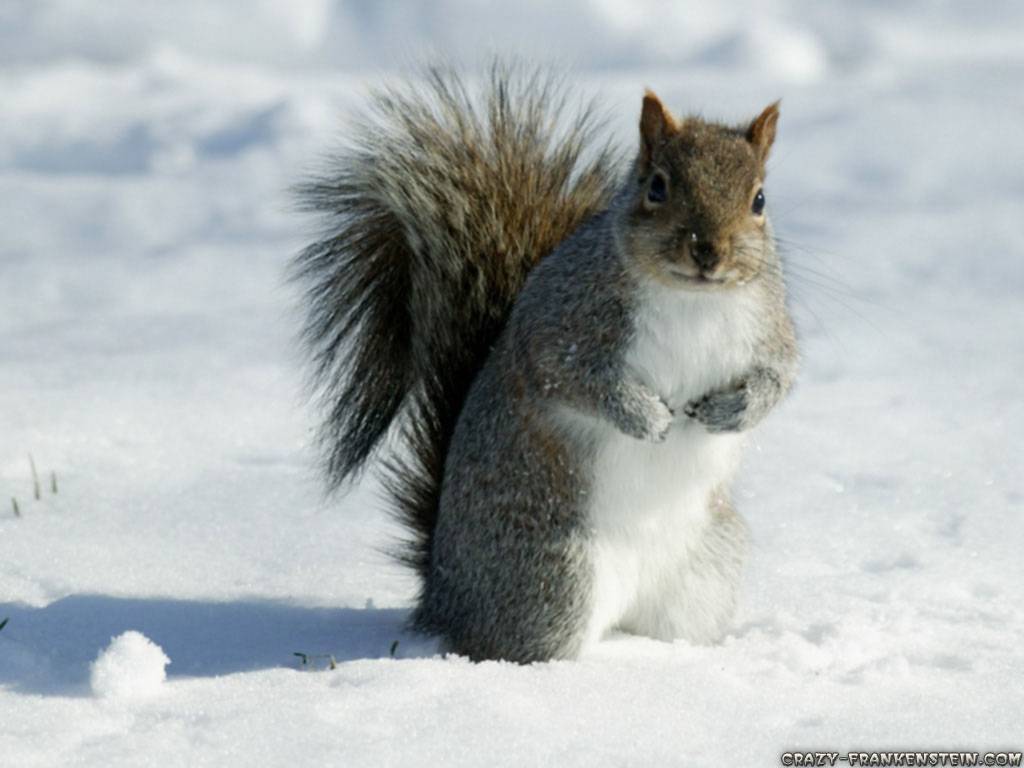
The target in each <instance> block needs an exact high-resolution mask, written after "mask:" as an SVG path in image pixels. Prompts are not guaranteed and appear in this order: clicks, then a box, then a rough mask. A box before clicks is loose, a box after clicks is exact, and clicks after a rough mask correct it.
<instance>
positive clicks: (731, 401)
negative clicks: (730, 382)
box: [684, 384, 747, 433]
mask: <svg viewBox="0 0 1024 768" xmlns="http://www.w3.org/2000/svg"><path fill="white" fill-rule="evenodd" d="M746 411H747V387H746V385H745V384H740V385H739V386H736V387H733V388H731V389H725V390H721V391H719V392H711V393H709V394H707V395H705V396H704V397H701V398H698V399H696V400H691V401H690V402H689V403H687V404H686V408H685V409H684V413H686V415H687V416H689V417H690V418H691V419H696V420H697V421H699V422H700V423H701V424H703V425H704V426H705V427H706V428H707V430H708V432H715V433H718V432H739V431H740V430H741V429H742V428H743V416H744V414H746Z"/></svg>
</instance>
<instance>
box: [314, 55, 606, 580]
mask: <svg viewBox="0 0 1024 768" xmlns="http://www.w3.org/2000/svg"><path fill="white" fill-rule="evenodd" d="M481 90H482V93H475V92H473V91H471V90H470V89H468V88H467V87H466V86H465V85H464V84H463V82H462V81H461V80H460V79H459V77H458V76H457V75H455V74H454V73H453V72H451V71H449V70H447V69H440V68H434V69H429V70H427V71H426V73H425V76H424V78H423V79H422V80H417V81H415V82H412V83H407V84H406V85H405V86H403V87H401V88H397V89H395V88H392V89H389V90H385V91H382V92H379V93H377V94H375V96H374V98H373V101H372V106H373V112H372V113H371V116H370V118H369V119H368V120H366V121H364V122H363V123H361V124H359V126H358V127H357V128H356V129H355V130H354V133H353V135H352V136H351V137H350V141H349V142H348V144H347V148H346V149H345V150H343V151H342V152H341V153H340V155H339V156H338V157H336V158H335V160H334V161H333V167H332V168H331V169H330V170H329V172H328V173H327V174H326V175H324V176H322V177H319V178H316V179H313V180H311V181H309V182H307V183H305V184H303V185H301V186H300V188H299V193H300V196H301V200H302V203H303V205H304V207H305V208H306V209H308V210H310V211H314V212H319V213H321V214H322V215H323V216H324V217H325V219H326V222H327V225H328V229H327V233H326V235H325V236H324V237H323V239H321V240H320V241H318V242H316V243H314V244H312V245H310V246H309V247H308V248H306V249H305V250H304V251H303V252H302V253H301V254H300V255H299V256H298V258H297V260H296V264H295V274H296V277H297V278H298V279H299V280H300V281H302V282H303V284H304V285H305V287H306V290H307V295H306V301H307V304H306V306H307V309H308V316H307V319H306V325H305V340H306V342H307V344H308V347H309V350H310V352H311V356H312V359H313V370H314V381H315V384H316V385H317V388H318V391H319V394H320V396H321V397H322V399H323V404H324V408H325V411H326V419H325V422H324V424H323V427H322V429H321V431H320V441H321V444H322V447H323V451H324V457H325V461H326V469H327V476H328V478H329V482H330V483H331V487H332V488H335V487H337V486H338V485H340V484H341V483H342V482H344V481H345V480H346V479H347V478H349V477H351V476H352V475H354V474H356V473H358V472H359V471H360V470H361V469H362V468H363V466H364V465H365V464H366V462H367V460H368V459H369V458H370V457H371V456H372V455H373V453H374V450H375V448H376V447H377V446H378V445H379V444H380V443H381V441H382V439H383V438H384V437H385V435H387V434H388V432H389V428H390V427H391V426H392V425H393V424H394V423H395V422H396V420H398V422H399V427H398V432H397V435H396V436H397V438H398V445H397V446H396V448H395V450H394V451H393V452H392V453H390V455H389V456H388V458H387V461H386V464H385V485H386V487H387V488H388V490H389V492H390V494H391V495H392V496H393V498H394V501H395V504H396V508H397V513H398V515H399V517H400V518H401V519H402V521H403V522H404V523H405V524H406V525H407V527H408V528H409V529H410V530H411V531H412V534H413V537H414V539H413V541H412V542H411V546H410V548H409V550H408V551H407V552H405V553H404V556H403V559H405V560H406V561H407V562H408V563H410V564H411V565H413V566H415V567H416V568H418V569H419V570H420V572H421V573H424V572H425V569H426V567H427V565H428V563H429V558H430V547H431V535H432V531H433V529H434V522H435V519H436V516H437V504H438V498H439V494H440V485H441V477H442V471H443V468H444V460H445V455H446V453H447V451H448V444H449V442H450V440H451V436H452V433H453V431H454V428H455V422H456V419H457V418H458V415H459V411H460V410H461V408H462V404H463V402H464V400H465V397H466V393H467V390H468V388H469V385H470V383H471V381H472V379H473V377H474V375H475V374H476V372H477V371H478V370H479V369H480V367H481V365H482V364H483V362H484V359H485V357H486V355H487V353H488V350H489V348H490V346H491V345H492V344H493V342H494V340H495V338H496V337H497V335H498V333H499V332H500V331H501V328H502V325H503V324H504V322H505V320H506V318H507V316H508V313H509V310H510V309H511V306H512V303H513V301H514V300H515V297H516V295H517V294H518V293H519V290H520V288H521V287H522V285H523V281H524V280H525V278H526V275H527V273H528V272H529V270H530V268H531V267H533V265H534V264H536V263H537V261H538V260H540V259H542V258H543V257H544V256H546V255H547V254H548V253H550V252H551V250H553V249H554V247H555V246H556V245H557V244H558V243H559V242H560V241H561V240H563V239H564V238H565V237H566V236H567V235H568V234H569V233H570V232H572V231H573V230H574V229H575V228H576V227H577V226H578V225H579V224H580V223H582V222H583V221H584V220H585V219H586V218H587V217H589V216H590V215H591V214H593V213H595V212H596V211H598V210H600V209H602V208H603V207H604V206H605V205H607V203H608V201H609V199H610V197H611V193H612V189H613V187H614V179H613V173H614V171H613V166H614V162H613V159H612V157H611V155H610V153H609V151H608V150H607V148H606V147H605V148H594V147H593V146H592V144H593V133H594V128H595V124H594V121H593V118H592V115H591V110H590V108H589V107H586V108H580V109H574V111H573V112H572V115H571V116H570V117H567V116H566V115H564V114H563V111H564V107H565V104H566V94H565V91H564V89H563V88H562V87H561V86H560V85H559V84H558V83H557V82H555V81H553V80H552V79H551V78H550V77H548V76H546V75H544V74H543V73H541V72H539V71H529V72H527V71H522V70H521V69H519V68H517V67H515V66H509V65H506V64H500V63H499V64H496V65H494V66H493V67H492V69H491V72H490V77H489V80H488V82H487V84H486V85H485V86H484V87H483V88H482V89H481ZM400 416H401V418H399V417H400Z"/></svg>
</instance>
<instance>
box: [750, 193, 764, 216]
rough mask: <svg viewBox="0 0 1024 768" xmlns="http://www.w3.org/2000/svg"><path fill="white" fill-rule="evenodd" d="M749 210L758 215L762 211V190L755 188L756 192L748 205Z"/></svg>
mask: <svg viewBox="0 0 1024 768" xmlns="http://www.w3.org/2000/svg"><path fill="white" fill-rule="evenodd" d="M750 211H751V213H753V214H754V215H755V216H760V215H761V214H762V213H764V190H763V189H759V190H757V194H756V195H754V202H753V203H752V204H751V206H750Z"/></svg>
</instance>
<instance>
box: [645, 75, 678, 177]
mask: <svg viewBox="0 0 1024 768" xmlns="http://www.w3.org/2000/svg"><path fill="white" fill-rule="evenodd" d="M678 130H679V123H678V121H677V120H676V119H675V117H673V116H672V113H671V112H669V111H668V110H667V109H665V105H664V104H662V103H661V99H659V98H658V97H657V96H656V95H655V94H654V91H652V90H647V91H645V92H644V107H643V110H642V111H641V113H640V159H641V160H642V161H643V162H645V163H648V162H650V160H651V157H652V156H653V155H654V150H655V148H656V147H657V146H658V144H660V143H661V142H662V141H663V140H664V139H665V137H666V136H668V135H669V134H671V133H674V132H676V131H678Z"/></svg>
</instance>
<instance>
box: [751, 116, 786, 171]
mask: <svg viewBox="0 0 1024 768" xmlns="http://www.w3.org/2000/svg"><path fill="white" fill-rule="evenodd" d="M778 122H779V102H777V101H776V102H774V103H773V104H769V105H768V106H767V107H765V108H764V111H763V112H762V113H761V114H760V115H758V116H757V117H755V118H754V122H752V123H751V124H750V127H749V128H747V141H749V142H750V143H751V144H752V145H753V147H754V152H756V153H757V156H758V157H759V158H760V159H761V162H762V163H763V162H764V161H765V160H766V159H767V158H768V150H769V149H771V148H772V142H774V141H775V126H776V125H777V124H778Z"/></svg>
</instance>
